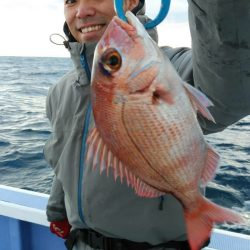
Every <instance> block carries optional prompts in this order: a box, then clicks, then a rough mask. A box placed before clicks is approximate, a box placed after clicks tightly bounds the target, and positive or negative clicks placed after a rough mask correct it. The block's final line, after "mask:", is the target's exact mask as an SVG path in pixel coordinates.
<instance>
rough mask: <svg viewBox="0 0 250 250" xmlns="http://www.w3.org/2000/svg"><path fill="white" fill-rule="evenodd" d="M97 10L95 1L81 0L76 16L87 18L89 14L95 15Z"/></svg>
mask: <svg viewBox="0 0 250 250" xmlns="http://www.w3.org/2000/svg"><path fill="white" fill-rule="evenodd" d="M95 12H96V8H95V4H94V3H93V1H89V0H80V1H79V5H78V8H77V12H76V17H78V18H85V17H88V16H94V15H95Z"/></svg>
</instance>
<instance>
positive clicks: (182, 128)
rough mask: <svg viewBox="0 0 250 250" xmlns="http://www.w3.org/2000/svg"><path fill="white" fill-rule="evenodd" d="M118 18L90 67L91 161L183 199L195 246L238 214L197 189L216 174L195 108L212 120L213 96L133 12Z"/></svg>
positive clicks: (144, 190)
mask: <svg viewBox="0 0 250 250" xmlns="http://www.w3.org/2000/svg"><path fill="white" fill-rule="evenodd" d="M127 18H128V22H129V23H125V22H123V21H122V20H120V19H119V18H117V17H114V19H113V20H112V21H111V23H110V25H109V27H108V28H107V30H106V32H105V34H104V35H103V37H102V39H101V40H100V41H99V43H98V45H97V48H96V51H95V56H94V63H93V65H94V67H93V72H92V105H93V114H94V119H95V125H96V127H95V129H93V131H92V133H91V134H90V135H89V138H88V144H89V147H88V153H87V161H88V162H89V163H90V162H91V163H92V164H93V166H94V167H96V166H99V167H100V170H101V172H102V171H103V170H105V169H106V171H107V172H108V170H109V169H110V168H112V169H113V173H114V177H115V179H116V178H117V177H119V178H120V179H121V181H123V179H124V178H125V179H126V181H127V184H128V185H129V186H131V187H132V188H133V189H134V190H135V192H136V194H137V195H139V196H142V197H157V196H161V195H163V194H165V193H171V194H172V195H174V196H175V197H176V198H177V199H178V200H179V201H180V202H181V204H182V206H183V208H184V215H185V221H186V228H187V235H188V241H189V243H190V246H191V249H192V250H198V249H200V247H201V246H202V244H203V243H204V242H205V241H206V240H207V239H208V238H209V237H210V234H211V230H212V227H213V224H214V223H217V222H224V221H229V222H241V220H242V219H241V217H240V216H239V215H238V214H236V213H234V212H233V211H230V210H229V209H225V208H222V207H220V206H218V205H216V204H214V203H212V202H210V201H209V200H207V199H206V198H205V197H204V196H202V194H201V193H200V191H199V187H200V186H201V185H206V183H207V182H208V181H209V180H211V179H212V178H213V176H214V174H215V171H216V167H217V165H218V161H219V156H218V154H217V153H216V152H215V151H214V150H213V149H212V148H211V147H210V146H209V145H208V144H207V143H206V141H205V139H204V136H203V133H202V131H201V128H200V126H199V124H198V122H197V117H196V113H197V111H198V112H200V113H201V114H202V115H203V116H204V117H206V118H207V119H209V120H211V121H214V120H213V117H212V115H211V114H210V112H209V110H208V108H207V107H209V106H211V105H212V103H211V102H210V100H209V99H208V98H207V97H206V96H205V95H204V94H202V93H201V92H200V91H198V90H197V89H195V88H193V87H192V86H190V85H188V84H187V83H185V82H183V81H182V79H181V78H180V77H179V76H178V74H177V73H176V71H175V70H174V68H173V66H172V65H171V63H170V61H169V60H168V59H167V58H166V56H164V55H163V54H162V52H161V51H160V49H159V48H158V46H157V45H156V43H155V42H154V41H153V40H152V39H151V38H150V37H149V35H148V34H147V33H146V31H145V29H144V27H143V26H142V24H141V23H140V22H139V21H138V20H137V18H136V17H135V16H134V15H133V14H132V13H130V12H128V13H127Z"/></svg>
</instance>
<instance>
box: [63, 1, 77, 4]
mask: <svg viewBox="0 0 250 250" xmlns="http://www.w3.org/2000/svg"><path fill="white" fill-rule="evenodd" d="M75 2H76V0H65V1H64V3H65V4H72V3H75Z"/></svg>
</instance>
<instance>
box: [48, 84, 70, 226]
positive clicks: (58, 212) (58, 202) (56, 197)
mask: <svg viewBox="0 0 250 250" xmlns="http://www.w3.org/2000/svg"><path fill="white" fill-rule="evenodd" d="M53 90H54V87H52V88H51V89H50V90H49V93H48V95H47V99H46V115H47V118H48V119H49V121H50V123H51V125H52V130H53V131H52V134H51V136H50V138H49V139H48V141H47V143H46V145H45V147H44V156H45V159H46V161H47V162H48V163H49V164H50V166H51V167H52V168H53V169H55V168H56V164H57V161H58V158H59V155H60V153H59V152H56V150H55V146H54V145H55V144H56V141H57V139H56V131H54V130H55V129H54V127H55V126H54V123H55V117H54V116H55V115H54V112H53V110H56V107H57V104H56V100H57V98H56V96H55V93H53V92H54V91H53ZM46 214H47V219H48V221H50V222H52V221H62V220H64V219H66V218H67V215H66V209H65V203H64V191H63V187H62V184H61V182H60V181H59V180H58V179H57V177H56V175H55V176H54V179H53V183H52V187H51V191H50V196H49V200H48V204H47V209H46Z"/></svg>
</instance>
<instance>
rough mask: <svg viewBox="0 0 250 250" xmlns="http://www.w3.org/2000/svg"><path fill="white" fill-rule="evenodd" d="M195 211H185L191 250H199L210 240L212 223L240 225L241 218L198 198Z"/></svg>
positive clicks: (203, 198) (202, 198) (201, 197)
mask: <svg viewBox="0 0 250 250" xmlns="http://www.w3.org/2000/svg"><path fill="white" fill-rule="evenodd" d="M196 204H197V206H196V208H195V209H189V210H185V220H186V227H187V236H188V241H189V244H190V247H191V249H192V250H200V249H201V247H202V246H203V245H204V243H205V242H206V241H207V240H208V239H209V238H210V236H211V231H212V228H213V224H214V223H222V222H226V221H227V222H232V223H242V222H243V221H244V220H243V218H242V217H241V216H240V215H239V214H237V213H235V212H233V211H231V210H229V209H226V208H223V207H221V206H218V205H216V204H215V203H213V202H210V201H209V200H207V199H206V198H205V197H203V196H200V197H199V199H198V201H197V203H196Z"/></svg>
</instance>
